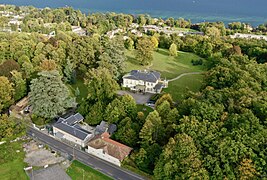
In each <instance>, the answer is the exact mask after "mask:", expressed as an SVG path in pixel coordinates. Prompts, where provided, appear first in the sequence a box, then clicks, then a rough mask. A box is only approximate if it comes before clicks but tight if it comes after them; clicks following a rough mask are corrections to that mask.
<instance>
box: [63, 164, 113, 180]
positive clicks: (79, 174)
mask: <svg viewBox="0 0 267 180" xmlns="http://www.w3.org/2000/svg"><path fill="white" fill-rule="evenodd" d="M67 174H68V175H69V176H70V177H71V179H73V180H80V179H83V177H84V179H85V180H112V178H111V177H108V176H106V175H104V174H102V173H101V172H98V171H96V170H94V169H92V168H91V167H89V166H86V165H84V164H82V163H80V162H79V161H76V160H75V161H73V162H72V164H71V166H70V167H69V168H68V169H67Z"/></svg>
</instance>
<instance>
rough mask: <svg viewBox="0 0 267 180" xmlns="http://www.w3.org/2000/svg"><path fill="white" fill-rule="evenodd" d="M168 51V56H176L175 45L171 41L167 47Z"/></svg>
mask: <svg viewBox="0 0 267 180" xmlns="http://www.w3.org/2000/svg"><path fill="white" fill-rule="evenodd" d="M169 53H170V56H174V57H176V56H177V45H176V44H174V43H172V44H171V46H170V48H169Z"/></svg>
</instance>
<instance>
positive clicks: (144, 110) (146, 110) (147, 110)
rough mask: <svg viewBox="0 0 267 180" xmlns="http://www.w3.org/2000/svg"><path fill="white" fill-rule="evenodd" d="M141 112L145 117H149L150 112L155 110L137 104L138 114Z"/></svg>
mask: <svg viewBox="0 0 267 180" xmlns="http://www.w3.org/2000/svg"><path fill="white" fill-rule="evenodd" d="M140 111H141V112H143V113H144V115H145V117H147V115H148V114H149V113H150V112H152V111H154V109H152V108H151V107H148V106H146V105H141V104H137V112H140Z"/></svg>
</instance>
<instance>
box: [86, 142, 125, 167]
mask: <svg viewBox="0 0 267 180" xmlns="http://www.w3.org/2000/svg"><path fill="white" fill-rule="evenodd" d="M85 151H86V152H88V153H89V154H92V155H94V156H96V157H98V158H100V159H103V160H105V161H108V162H110V163H112V164H115V165H117V166H121V162H120V160H119V159H117V158H115V157H113V156H110V155H108V154H107V153H105V152H104V151H103V149H95V148H92V147H90V146H88V149H86V150H85Z"/></svg>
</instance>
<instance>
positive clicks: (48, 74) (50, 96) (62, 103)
mask: <svg viewBox="0 0 267 180" xmlns="http://www.w3.org/2000/svg"><path fill="white" fill-rule="evenodd" d="M38 76H39V77H38V78H36V79H33V80H32V81H31V85H30V90H31V91H30V93H29V97H30V104H31V105H32V107H33V113H34V114H35V115H37V116H40V117H43V118H47V119H51V118H54V117H56V116H57V115H59V114H60V113H63V112H64V111H65V110H66V109H67V108H71V107H75V106H76V103H75V99H74V98H72V97H70V92H69V90H68V88H67V86H66V85H65V84H64V83H63V82H62V77H61V76H60V74H59V73H58V72H57V71H43V72H40V73H38Z"/></svg>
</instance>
